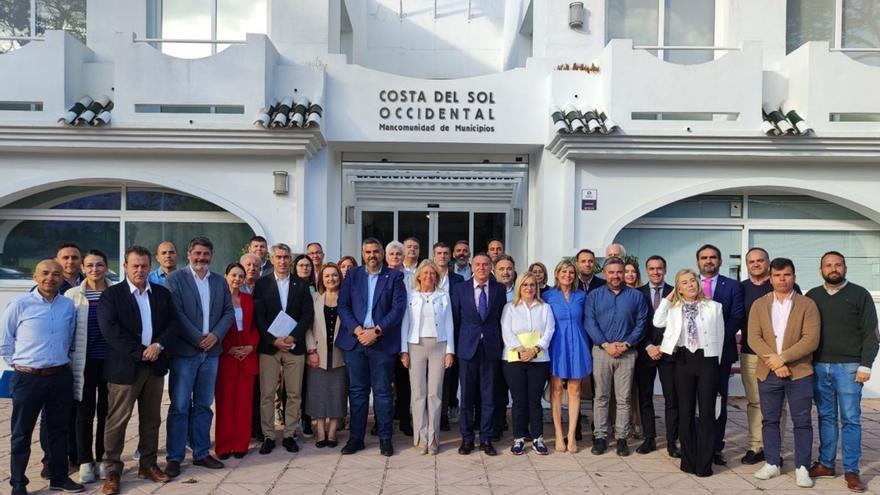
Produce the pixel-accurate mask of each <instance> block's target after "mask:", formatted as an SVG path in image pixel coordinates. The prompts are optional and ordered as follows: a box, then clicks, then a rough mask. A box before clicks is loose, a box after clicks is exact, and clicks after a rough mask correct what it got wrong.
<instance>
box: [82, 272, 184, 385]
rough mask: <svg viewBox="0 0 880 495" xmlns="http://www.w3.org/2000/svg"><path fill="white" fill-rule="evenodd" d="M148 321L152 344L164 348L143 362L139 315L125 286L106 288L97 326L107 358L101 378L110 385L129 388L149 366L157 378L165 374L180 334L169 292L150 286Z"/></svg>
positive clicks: (101, 301)
mask: <svg viewBox="0 0 880 495" xmlns="http://www.w3.org/2000/svg"><path fill="white" fill-rule="evenodd" d="M149 297H150V317H151V320H152V323H153V338H152V340H151V341H150V342H151V343H158V344H159V345H161V346H162V347H163V351H162V352H160V353H159V359H157V360H156V361H153V362H145V361H144V360H143V353H144V349H146V347H144V346H143V345H142V344H141V333H142V332H143V327H142V326H141V312H140V309H139V308H138V304H137V301H135V299H134V295H132V293H131V291H130V289H129V286H128V283H127V282H125V281H123V282H122V283H119V284H116V285H113V286H111V287H108V288H107V289H106V290H104V292H103V293H102V294H101V299H100V302H99V303H98V325H99V326H100V327H101V334H103V335H104V340H106V341H107V358H106V359H105V360H104V378H105V379H106V380H107V381H108V382H110V383H116V384H119V385H131V384H132V383H134V380H135V377H136V376H137V371H138V367H139V366H148V367H149V368H150V369H151V370H152V371H153V374H154V375H156V376H164V375H165V374H166V373H167V372H168V361H169V349H170V348H171V346H172V344H173V343H174V341H175V340H176V339H177V332H178V330H179V326H178V321H177V312H176V311H175V309H174V302H173V301H172V296H171V292H170V291H169V290H168V289H166V288H165V287H162V286H161V285H153V284H150V296H149Z"/></svg>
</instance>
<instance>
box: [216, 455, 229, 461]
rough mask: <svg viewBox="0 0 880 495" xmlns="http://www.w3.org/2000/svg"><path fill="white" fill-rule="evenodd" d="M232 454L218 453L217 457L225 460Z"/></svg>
mask: <svg viewBox="0 0 880 495" xmlns="http://www.w3.org/2000/svg"><path fill="white" fill-rule="evenodd" d="M230 455H231V454H217V458H218V459H220V460H221V461H225V460H226V459H229V456H230Z"/></svg>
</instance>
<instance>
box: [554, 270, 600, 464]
mask: <svg viewBox="0 0 880 495" xmlns="http://www.w3.org/2000/svg"><path fill="white" fill-rule="evenodd" d="M576 273H577V269H576V268H575V266H574V264H573V263H572V262H571V261H569V260H563V261H560V262H559V264H558V265H556V270H555V271H554V278H555V280H556V285H555V286H554V288H552V289H550V290H548V291H547V292H545V293H544V294H543V295H542V297H543V298H544V300H545V301H546V302H547V303H548V304H549V305H550V309H551V310H552V311H553V318H554V319H555V320H556V332H555V333H554V334H553V339H552V340H551V341H550V349H549V351H550V371H551V375H552V376H551V377H550V391H551V393H550V408H551V411H552V412H553V427H554V428H555V429H556V450H557V451H558V452H565V451H566V450H567V451H568V452H572V453H575V452H577V451H578V446H577V442H576V441H575V426H576V425H577V420H578V415H579V414H580V404H581V380H583V378H584V377H586V376H588V375H589V374H590V373H592V372H593V360H592V357H590V344H589V341H588V340H587V332H586V330H584V298H585V297H586V296H585V294H584V291H582V290H580V289H578V288H577V285H576V284H575V280H576V278H575V277H576V275H575V274H576ZM566 381H567V382H568V385H567V387H566V388H567V390H568V437H567V438H566V437H565V436H563V434H562V389H563V384H564V383H565V382H566Z"/></svg>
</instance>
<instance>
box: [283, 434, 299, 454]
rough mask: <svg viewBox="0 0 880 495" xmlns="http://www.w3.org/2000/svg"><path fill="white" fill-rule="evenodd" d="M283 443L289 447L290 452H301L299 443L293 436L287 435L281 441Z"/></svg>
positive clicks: (285, 446)
mask: <svg viewBox="0 0 880 495" xmlns="http://www.w3.org/2000/svg"><path fill="white" fill-rule="evenodd" d="M281 445H282V446H284V448H285V449H287V451H288V452H299V445H297V444H296V440H295V439H294V438H293V437H287V438H285V439H284V440H282V441H281Z"/></svg>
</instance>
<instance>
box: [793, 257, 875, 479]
mask: <svg viewBox="0 0 880 495" xmlns="http://www.w3.org/2000/svg"><path fill="white" fill-rule="evenodd" d="M819 269H820V271H821V272H822V278H823V279H825V283H824V284H823V285H821V286H819V287H815V288H813V289H811V290H810V291H809V292H807V297H809V298H811V299H812V300H813V301H815V302H816V305H817V306H818V307H819V313H820V314H821V318H822V327H821V330H820V340H819V349H817V350H816V353H815V354H814V360H813V368H814V369H815V381H814V382H813V389H814V390H813V395H814V397H815V400H816V409H817V411H818V413H819V461H818V462H816V463H814V464H813V466H812V467H811V468H810V477H811V478H831V477H834V474H835V473H834V461H835V457H836V454H837V437H838V424H837V411H838V408H839V410H840V420H841V423H842V428H840V448H841V452H842V454H843V472H844V479H845V480H846V486H847V488H849V489H850V491H854V492H863V491H865V484H864V483H863V482H862V481H861V479H860V478H859V459H860V458H861V454H862V428H861V408H860V404H861V400H862V387H863V386H864V384H865V382H867V381H868V379H870V378H871V365H872V364H873V363H874V358H875V357H876V356H877V310H876V309H875V307H874V301H873V299H872V298H871V294H869V293H868V291H867V290H865V289H864V288H863V287H860V286H858V285H856V284H854V283H852V282H850V281H848V280H847V279H846V259H845V258H844V257H843V255H842V254H840V253H838V252H837V251H829V252H827V253H825V254H824V255H822V259H821V260H820V262H819Z"/></svg>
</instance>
